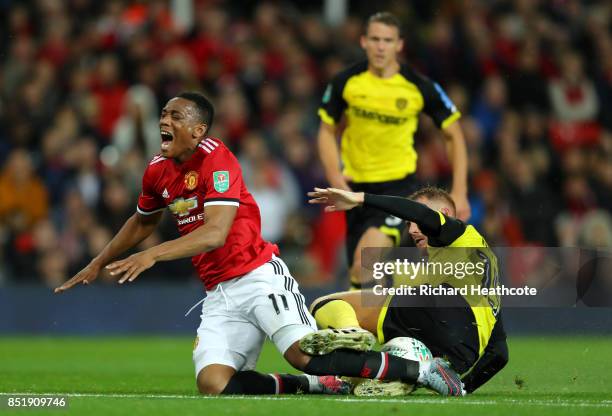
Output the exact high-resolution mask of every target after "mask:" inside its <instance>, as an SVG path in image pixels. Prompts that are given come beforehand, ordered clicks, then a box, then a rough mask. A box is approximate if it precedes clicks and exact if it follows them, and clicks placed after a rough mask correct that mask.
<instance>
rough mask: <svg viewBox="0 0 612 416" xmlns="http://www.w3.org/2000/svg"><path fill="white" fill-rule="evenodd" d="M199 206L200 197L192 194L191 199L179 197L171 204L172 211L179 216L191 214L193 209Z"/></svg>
mask: <svg viewBox="0 0 612 416" xmlns="http://www.w3.org/2000/svg"><path fill="white" fill-rule="evenodd" d="M197 207H198V197H197V196H192V197H191V198H189V199H184V198H177V199H175V200H174V201H172V203H171V204H170V205H168V208H170V211H172V213H173V214H174V215H176V216H178V217H184V216H186V215H188V214H189V212H190V211H191V210H192V209H196V208H197Z"/></svg>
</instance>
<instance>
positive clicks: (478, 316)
mask: <svg viewBox="0 0 612 416" xmlns="http://www.w3.org/2000/svg"><path fill="white" fill-rule="evenodd" d="M308 195H309V196H311V197H312V198H313V199H312V200H311V201H310V202H311V203H317V204H327V205H328V206H327V207H326V210H327V211H341V210H349V209H352V208H353V207H356V206H358V205H366V206H370V207H375V208H378V209H381V210H383V211H385V212H388V213H390V214H392V215H395V216H397V217H399V218H402V219H404V220H406V221H409V222H410V223H409V233H410V236H411V237H412V239H413V240H414V243H415V245H416V246H417V247H420V248H427V247H431V246H436V247H451V248H449V249H446V250H436V249H434V250H431V249H430V259H429V261H432V255H433V256H436V258H435V260H436V261H440V262H444V261H446V260H449V261H457V258H456V257H455V256H457V255H458V256H465V258H464V259H463V258H461V259H459V260H461V261H465V262H478V261H482V260H484V261H485V262H486V263H487V264H488V265H489V267H488V269H487V270H488V271H489V273H490V274H489V276H491V275H494V277H493V278H490V279H489V282H488V284H489V285H496V284H497V278H496V275H497V258H496V256H495V254H494V253H493V252H492V251H491V250H490V249H489V248H488V246H487V244H486V241H485V240H484V238H483V237H482V236H481V235H480V234H479V233H478V232H477V231H476V229H475V228H474V227H473V226H471V225H466V224H465V223H463V222H461V221H459V220H457V219H455V218H454V216H455V206H454V203H453V200H452V198H451V197H450V195H449V194H448V193H446V192H445V191H443V190H441V189H438V188H431V187H428V188H424V189H421V190H419V191H417V192H415V193H414V194H413V195H412V196H411V197H410V199H413V200H410V199H405V198H398V197H390V196H381V195H371V194H364V193H355V192H348V191H344V190H339V189H334V188H328V189H318V188H316V189H315V192H311V193H309V194H308ZM455 247H462V248H470V249H468V250H457V249H455V250H453V248H455ZM432 251H433V252H434V253H433V254H432ZM484 277H485V278H486V276H484ZM482 281H483V276H481V275H477V273H476V272H475V273H474V274H473V275H472V276H470V275H468V276H465V277H464V278H463V279H461V280H458V279H454V278H451V279H448V281H446V282H437V283H441V284H445V285H458V284H460V285H461V286H465V285H470V284H474V285H480V284H482ZM415 282H416V284H419V283H431V282H424V281H420V280H419V279H418V278H417V279H415ZM499 309H500V303H499V299H498V298H497V297H495V296H489V297H486V298H485V297H483V298H482V299H478V298H475V297H469V296H468V297H466V298H464V297H463V296H460V295H456V296H441V295H438V296H435V295H411V296H390V295H389V296H381V295H375V294H374V292H373V291H372V290H362V291H357V292H342V293H334V294H331V295H328V296H325V297H322V298H319V299H317V300H316V301H315V302H313V304H312V306H311V312H312V314H313V315H314V316H315V318H316V320H317V324H318V326H319V327H320V328H336V329H338V328H354V327H361V328H363V329H366V330H367V331H369V332H371V333H373V334H374V335H376V336H377V338H378V341H379V342H380V343H384V342H385V341H388V340H390V339H392V338H396V337H412V338H416V339H419V340H420V341H422V342H423V343H425V345H427V347H429V349H430V350H431V352H432V354H433V355H434V356H443V357H446V358H448V360H449V361H450V362H451V364H452V365H453V368H454V369H455V370H456V371H458V372H459V373H466V372H467V374H466V375H465V376H464V378H463V382H464V384H465V388H466V391H467V392H473V391H474V390H476V389H477V388H478V387H480V386H481V385H483V384H484V383H486V382H487V381H488V380H489V379H490V378H491V377H493V376H494V375H495V374H496V373H497V372H498V371H500V370H501V369H502V368H503V367H504V366H505V365H506V363H507V362H508V347H507V345H506V334H505V332H504V328H503V324H502V321H501V316H500V310H499ZM322 334H324V333H321V332H320V333H319V334H318V336H319V337H320V336H321V335H322ZM309 337H312V336H309ZM309 337H307V338H306V339H305V340H304V341H306V342H307V341H308V338H309ZM327 337H328V338H329V339H328V341H329V342H328V344H332V345H335V346H336V347H337V346H347V345H346V344H345V343H344V342H343V339H344V340H345V341H346V343H348V345H349V346H350V345H351V344H352V343H353V342H352V341H351V340H350V336H345V335H343V333H341V332H340V333H338V332H335V331H329V332H328V335H327ZM337 338H340V339H337ZM317 342H318V345H322V344H325V340H322V339H320V338H319V339H318V340H317ZM328 350H331V348H327V349H325V351H328ZM470 369H471V371H469V372H468V370H470Z"/></svg>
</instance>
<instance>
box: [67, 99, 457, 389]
mask: <svg viewBox="0 0 612 416" xmlns="http://www.w3.org/2000/svg"><path fill="white" fill-rule="evenodd" d="M213 113H214V109H213V107H212V104H211V103H210V102H209V101H208V100H207V99H206V98H205V97H204V96H203V95H201V94H199V93H183V94H180V95H179V96H177V97H175V98H173V99H171V100H170V101H168V103H167V104H166V106H165V107H164V108H163V109H162V112H161V118H160V124H159V125H160V135H161V154H160V155H158V156H155V157H154V158H153V159H152V160H151V162H150V163H149V166H148V167H147V169H146V171H145V173H144V176H143V180H142V193H141V195H140V197H139V200H138V206H137V212H136V213H134V215H133V216H132V217H131V218H130V219H128V220H127V222H126V223H125V224H124V225H123V227H122V228H121V230H119V232H118V233H117V235H116V236H115V237H113V239H112V240H111V241H110V243H109V244H108V245H107V246H106V247H105V248H104V249H103V250H102V252H101V253H100V254H99V255H98V256H96V257H95V258H94V259H93V260H92V261H91V262H90V263H89V265H88V266H86V267H85V268H84V269H83V270H81V271H80V272H79V273H78V274H77V275H76V276H74V277H73V278H72V279H70V280H69V281H67V282H66V283H64V284H63V285H61V286H60V287H58V288H57V289H56V292H63V291H65V290H68V289H70V288H71V287H73V286H74V285H76V284H78V283H83V284H89V283H91V282H93V281H94V280H95V279H96V277H97V276H98V274H99V273H100V271H101V270H102V268H103V267H106V268H107V269H109V270H110V271H111V275H113V276H115V277H117V278H119V283H125V282H133V281H134V280H135V279H136V278H137V277H138V276H139V275H140V273H142V272H143V271H144V270H146V269H149V268H150V267H152V266H153V265H154V264H155V263H156V262H158V261H168V260H173V259H178V258H183V257H192V262H193V264H194V266H195V267H196V269H197V270H198V273H199V276H200V279H201V280H202V282H203V283H204V286H205V287H206V292H207V296H206V299H205V300H204V303H203V306H202V322H201V324H200V327H199V328H198V331H197V338H196V345H195V348H194V351H193V360H194V364H195V374H196V380H197V386H198V389H199V391H200V392H202V393H207V394H274V393H296V392H300V391H301V392H305V393H308V392H310V393H314V392H322V391H323V392H330V393H346V392H348V386H347V384H346V383H344V382H342V381H340V380H339V379H337V378H335V377H324V378H317V377H311V376H304V375H301V376H295V375H288V374H282V375H266V374H260V373H257V372H255V371H252V370H253V369H254V368H255V364H256V362H257V358H258V357H259V353H260V351H261V347H262V345H263V342H264V339H265V337H266V336H268V337H270V339H271V340H272V342H273V343H274V344H275V345H276V347H277V348H278V350H279V351H280V352H281V354H283V356H284V357H285V359H286V360H287V361H288V362H289V363H290V364H291V365H292V366H293V367H295V368H297V369H299V370H303V371H305V372H306V373H308V374H314V375H319V376H323V375H327V374H334V375H345V376H359V375H360V374H361V375H363V374H365V373H366V371H367V372H370V373H371V376H370V377H372V378H374V377H377V376H378V377H379V378H383V379H390V380H406V381H408V382H418V383H419V384H421V385H424V386H427V387H429V388H432V389H434V390H435V391H437V392H439V393H440V394H443V395H460V394H462V393H463V391H462V389H461V383H460V379H459V376H458V375H457V374H456V373H454V372H453V370H451V369H450V367H449V365H448V364H447V363H446V362H445V361H443V360H441V359H434V360H431V361H429V362H426V363H419V362H416V361H410V360H404V359H401V358H399V357H393V356H388V355H381V354H380V353H375V352H365V353H360V352H359V353H358V352H355V351H346V350H345V351H334V352H332V353H331V354H327V355H322V356H316V357H311V356H310V355H308V354H305V353H304V352H302V351H301V350H300V348H299V344H298V341H299V340H300V339H301V338H302V337H303V336H304V335H306V334H309V333H312V332H314V331H315V330H316V324H315V321H314V318H313V317H312V315H310V313H309V312H308V310H307V309H306V307H305V305H304V297H303V296H302V295H301V294H300V292H299V290H298V285H297V283H296V281H295V280H294V279H293V277H292V276H291V273H290V272H289V270H288V269H287V266H286V265H285V263H284V262H283V261H282V260H281V259H280V258H279V257H278V254H279V253H278V248H277V247H276V246H275V245H274V244H271V243H269V242H267V241H264V240H263V239H262V238H261V230H260V223H261V221H260V213H259V208H258V206H257V204H256V203H255V200H254V199H253V197H252V196H251V194H250V193H249V192H248V190H247V188H246V186H245V185H244V182H243V179H242V172H241V169H240V165H239V164H238V161H237V160H236V158H235V156H234V155H233V154H232V153H231V152H230V151H229V149H227V147H225V146H224V145H223V143H222V142H221V141H220V140H218V139H214V138H210V137H208V136H207V135H206V134H207V132H208V130H209V128H210V125H211V123H212V118H213ZM165 208H169V209H170V211H171V212H172V214H173V215H174V217H175V218H176V222H177V225H178V229H179V232H180V234H181V237H180V238H177V239H175V240H171V241H166V242H163V243H161V244H159V245H157V246H154V247H151V248H149V249H147V250H144V251H141V252H139V253H136V254H133V255H131V256H129V257H128V258H126V259H123V260H118V261H113V259H115V258H117V257H118V256H119V255H120V254H122V253H124V252H125V251H127V250H129V249H130V248H132V247H135V246H136V245H137V244H138V243H140V242H141V241H143V240H144V239H145V238H147V237H148V236H149V235H151V233H152V232H153V230H154V229H155V227H156V226H157V224H158V223H159V220H160V219H161V215H162V211H163V210H164V209H165ZM380 369H384V371H379V370H380Z"/></svg>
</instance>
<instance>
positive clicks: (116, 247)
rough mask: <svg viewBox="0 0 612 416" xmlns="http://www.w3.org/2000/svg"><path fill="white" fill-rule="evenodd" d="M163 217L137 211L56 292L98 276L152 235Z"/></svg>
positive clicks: (160, 214)
mask: <svg viewBox="0 0 612 416" xmlns="http://www.w3.org/2000/svg"><path fill="white" fill-rule="evenodd" d="M161 217H162V213H161V212H156V213H154V214H151V215H141V214H139V213H135V214H134V215H132V216H131V217H130V218H129V219H128V220H127V221H126V222H125V224H123V227H121V230H119V232H118V233H117V235H115V237H113V239H112V240H111V241H110V242H109V243H108V244H107V245H106V247H104V249H103V250H102V252H100V254H98V255H97V256H96V257H95V258H94V259H92V260H91V262H90V263H89V264H88V265H87V266H85V268H83V270H81V271H80V272H78V273H77V274H76V275H75V276H74V277H73V278H72V279H70V280H68V281H66V282H65V283H64V284H62V285H61V286H59V287H56V288H55V293H61V292H63V291H66V290H68V289H70V288H71V287H73V286H74V285H76V284H78V283H83V284H89V283H91V282H93V281H94V280H96V279H97V278H98V275H99V274H100V270H102V268H103V267H104V266H106V265H107V264H108V263H109V262H110V261H112V260H113V259H114V258H116V257H117V256H119V255H120V254H122V253H124V252H125V251H127V250H129V249H130V248H132V247H134V246H135V245H137V244H138V243H140V242H141V241H142V240H144V239H145V238H147V237H148V236H150V235H151V233H152V232H153V231H154V230H155V227H157V224H158V223H159V221H160V219H161Z"/></svg>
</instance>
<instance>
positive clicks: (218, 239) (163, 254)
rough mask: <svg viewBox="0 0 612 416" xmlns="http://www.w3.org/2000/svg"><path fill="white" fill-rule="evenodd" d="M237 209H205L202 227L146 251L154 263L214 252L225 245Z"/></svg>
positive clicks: (221, 207) (219, 207) (230, 207)
mask: <svg viewBox="0 0 612 416" xmlns="http://www.w3.org/2000/svg"><path fill="white" fill-rule="evenodd" d="M237 210H238V208H236V207H234V206H226V205H219V206H210V207H207V208H206V220H205V223H204V225H202V226H201V227H200V228H198V229H196V230H195V231H193V232H191V233H189V234H187V235H184V236H182V237H180V238H177V239H175V240H171V241H166V242H164V243H161V244H159V245H157V246H155V247H151V248H150V249H148V250H147V251H148V254H149V255H150V256H151V257H152V258H153V259H154V260H155V261H167V260H175V259H180V258H184V257H192V256H195V255H197V254H201V253H205V252H207V251H211V250H214V249H216V248H219V247H221V246H223V245H224V244H225V239H226V238H227V235H228V233H229V231H230V229H231V227H232V224H233V222H234V217H235V216H236V211H237Z"/></svg>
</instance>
